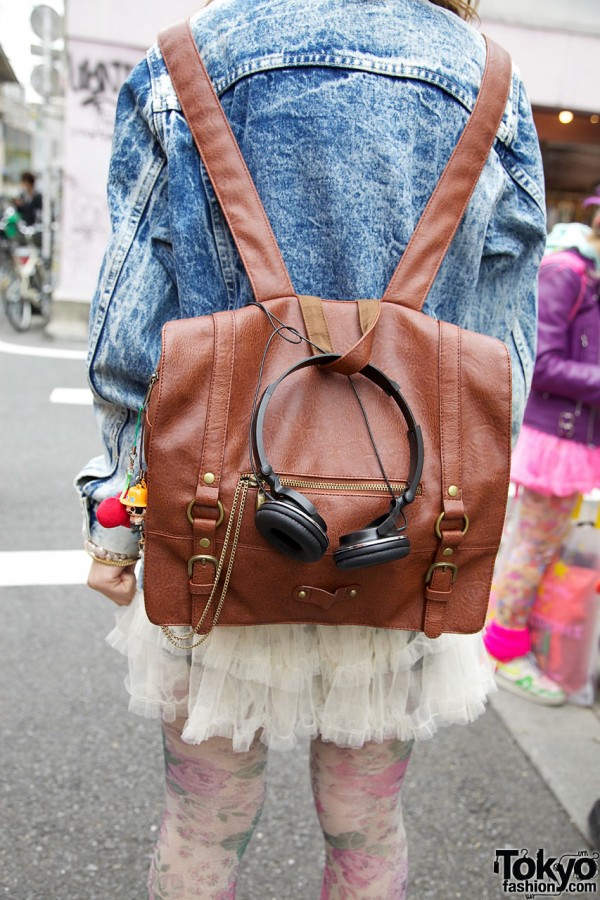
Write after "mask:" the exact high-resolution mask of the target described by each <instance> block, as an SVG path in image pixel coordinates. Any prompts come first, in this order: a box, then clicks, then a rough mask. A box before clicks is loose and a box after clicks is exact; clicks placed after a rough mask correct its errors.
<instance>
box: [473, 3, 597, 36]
mask: <svg viewBox="0 0 600 900" xmlns="http://www.w3.org/2000/svg"><path fill="white" fill-rule="evenodd" d="M479 14H480V16H481V18H482V19H494V20H496V21H498V22H507V23H510V24H512V25H529V26H533V27H536V28H552V29H554V28H558V29H560V30H561V31H575V32H580V33H583V34H600V0H480V4H479Z"/></svg>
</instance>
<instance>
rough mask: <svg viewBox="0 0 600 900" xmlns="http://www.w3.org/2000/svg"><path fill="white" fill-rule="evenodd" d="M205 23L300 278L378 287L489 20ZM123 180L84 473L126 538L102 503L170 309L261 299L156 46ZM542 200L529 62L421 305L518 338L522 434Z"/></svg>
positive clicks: (137, 72)
mask: <svg viewBox="0 0 600 900" xmlns="http://www.w3.org/2000/svg"><path fill="white" fill-rule="evenodd" d="M192 29H193V34H194V37H195V40H196V42H197V44H198V47H199V48H200V51H201V54H202V57H203V59H204V61H205V64H206V67H207V69H208V72H209V74H210V76H211V78H212V80H213V83H214V85H215V88H216V90H217V93H218V95H219V97H220V99H221V102H222V105H223V107H224V110H225V113H226V115H227V118H228V119H229V122H230V123H231V126H232V129H233V132H234V134H235V136H236V138H237V140H238V142H239V145H240V148H241V151H242V154H243V156H244V158H245V160H246V162H247V164H248V168H249V170H250V173H251V174H252V177H253V179H254V181H255V183H256V186H257V188H258V192H259V194H260V197H261V199H262V201H263V204H264V206H265V209H266V212H267V214H268V217H269V219H270V222H271V224H272V226H273V230H274V233H275V236H276V238H277V240H278V242H279V245H280V247H281V250H282V254H283V258H284V260H285V262H286V264H287V267H288V270H289V272H290V275H291V279H292V283H293V284H294V287H295V289H296V291H297V292H298V293H300V294H313V295H318V296H320V297H324V298H329V299H339V300H344V299H356V298H360V297H371V298H376V297H381V296H382V294H383V291H384V289H385V287H386V286H387V283H388V281H389V280H390V278H391V276H392V273H393V271H394V269H395V267H396V265H397V263H398V261H399V259H400V257H401V255H402V252H403V250H404V248H405V247H406V245H407V243H408V240H409V238H410V236H411V234H412V232H413V230H414V228H415V225H416V224H417V221H418V220H419V217H420V215H421V213H422V212H423V209H424V207H425V204H426V202H427V200H428V198H429V196H430V194H431V193H432V191H433V189H434V187H435V185H436V183H437V181H438V179H439V177H440V174H441V172H442V170H443V168H444V166H445V164H446V162H447V161H448V159H449V157H450V155H451V153H452V151H453V149H454V146H455V144H456V142H457V140H458V138H459V136H460V134H461V132H462V130H463V128H464V126H465V123H466V121H467V118H468V115H469V113H470V112H471V110H472V109H473V105H474V103H475V100H476V96H477V92H478V89H479V85H480V82H481V76H482V72H483V67H484V61H485V44H484V40H483V38H482V37H481V35H480V34H478V32H476V31H475V29H473V28H472V27H471V26H470V25H468V24H466V23H465V22H464V21H462V20H461V19H459V18H458V16H456V15H454V14H452V13H450V12H448V11H446V10H443V9H441V8H440V7H437V6H435V5H433V4H431V3H430V2H429V0H216V2H214V3H211V5H209V6H208V7H207V8H206V9H204V10H202V11H201V12H200V13H199V14H197V15H196V16H195V17H193V19H192ZM108 197H109V206H110V213H111V220H112V236H111V238H110V242H109V246H108V249H107V251H106V256H105V259H104V262H103V265H102V269H101V273H100V278H99V283H98V288H97V291H96V294H95V297H94V299H93V302H92V307H91V320H90V345H89V360H88V364H89V383H90V386H91V389H92V391H93V394H94V400H95V406H96V412H97V416H98V420H99V423H100V427H101V431H102V436H103V439H104V454H103V455H102V456H99V457H97V458H95V459H93V460H91V461H90V463H89V464H88V465H87V466H86V467H85V468H84V469H83V471H82V472H81V473H80V475H79V476H78V478H77V488H78V490H79V492H80V495H81V497H82V501H83V504H84V507H85V510H86V523H87V524H86V530H87V534H88V535H89V536H91V539H92V540H93V541H94V542H95V543H96V544H98V545H100V546H101V547H104V548H106V549H108V550H112V551H116V552H124V553H129V552H133V551H135V550H136V538H135V536H134V535H132V534H130V532H129V531H128V530H127V529H126V528H122V527H119V528H114V529H111V530H110V531H107V530H105V529H103V528H102V527H101V526H100V525H99V523H98V522H97V520H96V515H95V511H96V507H97V504H98V502H99V501H100V500H102V499H103V498H105V497H108V496H112V495H114V494H117V493H118V492H119V491H120V490H121V488H122V486H123V484H124V477H125V472H126V468H127V461H128V454H129V450H130V447H131V445H132V443H133V437H134V429H135V422H136V416H137V410H138V408H139V407H140V404H141V403H142V400H143V397H144V394H145V392H146V389H147V386H148V382H149V379H150V376H151V374H152V372H153V371H154V370H155V368H156V365H157V363H158V359H159V354H160V333H161V327H162V325H163V324H164V323H165V322H167V321H169V320H170V319H175V318H179V317H189V316H199V315H206V314H209V313H212V312H215V311H218V310H228V309H233V308H236V307H240V306H242V305H243V304H246V303H247V302H248V301H249V300H251V291H250V287H249V283H248V279H247V277H246V274H245V272H244V270H243V268H242V265H241V262H240V259H239V256H238V253H237V250H236V248H235V246H234V243H233V241H232V238H231V235H230V233H229V231H228V229H227V226H226V224H225V222H224V219H223V216H222V215H221V212H220V209H219V207H218V204H217V202H216V199H215V195H214V192H213V190H212V187H211V185H210V183H209V181H208V178H207V175H206V172H205V170H204V169H203V166H202V164H201V162H200V159H199V156H198V154H197V152H196V150H195V148H194V146H193V143H192V139H191V136H190V132H189V130H188V127H187V124H186V122H185V120H184V118H183V116H182V114H181V112H180V106H179V102H178V100H177V97H176V95H175V92H174V89H173V86H172V84H171V81H170V78H169V76H168V74H167V71H166V68H165V64H164V62H163V60H162V57H161V54H160V51H159V50H158V48H157V47H156V46H154V47H152V48H151V49H150V50H149V51H148V53H147V55H146V58H145V60H144V61H143V62H141V63H140V64H139V65H138V66H137V67H136V68H135V69H134V71H133V72H132V74H131V76H130V77H129V79H128V80H127V82H126V83H125V84H124V86H123V88H122V91H121V94H120V98H119V103H118V108H117V117H116V130H115V135H114V146H113V156H112V162H111V168H110V179H109V185H108ZM544 210H545V204H544V193H543V177H542V166H541V158H540V152H539V145H538V141H537V137H536V133H535V130H534V125H533V121H532V116H531V109H530V106H529V102H528V100H527V97H526V95H525V91H524V89H523V85H522V83H521V80H520V77H519V75H518V73H517V72H516V71H515V72H513V78H512V88H511V91H510V97H509V100H508V103H507V106H506V110H505V113H504V117H503V120H502V124H501V126H500V128H499V131H498V134H497V138H496V141H495V146H494V149H493V151H492V153H491V154H490V156H489V159H488V161H487V163H486V165H485V168H484V171H483V174H482V176H481V178H480V180H479V183H478V186H477V188H476V190H475V192H474V194H473V197H472V199H471V202H470V204H469V206H468V209H467V211H466V213H465V216H464V218H463V221H462V223H461V225H460V228H459V230H458V232H457V235H456V237H455V239H454V242H453V244H452V246H451V248H450V250H449V252H448V254H447V257H446V259H445V261H444V263H443V265H442V268H441V270H440V273H439V275H438V277H437V279H436V281H435V284H434V285H433V287H432V289H431V291H430V294H429V297H428V299H427V302H426V306H425V307H424V311H425V312H427V313H429V315H431V316H434V317H436V318H440V319H443V320H446V321H449V322H454V323H456V324H457V325H460V326H462V327H463V328H469V329H473V330H475V331H479V332H484V333H486V334H490V335H493V336H495V337H498V338H501V339H502V340H504V341H505V342H506V343H507V344H508V346H509V349H510V353H511V356H512V361H513V371H514V376H513V379H514V384H513V394H514V425H515V433H516V432H517V431H518V428H519V425H520V423H521V419H522V415H523V408H524V403H525V397H526V393H527V391H528V388H529V384H530V380H531V374H532V369H533V362H534V358H535V332H536V277H537V270H538V264H539V261H540V258H541V255H542V252H543V248H544V240H545V236H546V232H545V212H544ZM410 352H411V348H410V347H409V346H399V347H398V353H402V354H404V353H406V354H408V353H410ZM481 365H482V366H485V359H482V360H481ZM254 387H255V386H254V385H250V384H249V386H248V390H254Z"/></svg>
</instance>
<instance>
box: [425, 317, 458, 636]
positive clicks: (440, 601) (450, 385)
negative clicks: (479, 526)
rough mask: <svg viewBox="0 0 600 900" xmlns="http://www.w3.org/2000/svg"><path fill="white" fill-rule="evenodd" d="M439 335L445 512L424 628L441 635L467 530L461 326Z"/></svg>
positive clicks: (441, 328) (444, 326)
mask: <svg viewBox="0 0 600 900" xmlns="http://www.w3.org/2000/svg"><path fill="white" fill-rule="evenodd" d="M438 335H439V352H438V379H439V384H440V401H439V431H440V457H441V459H440V463H441V473H442V484H441V489H442V497H441V501H442V511H443V517H442V518H441V521H440V522H439V525H438V531H439V534H440V536H441V537H440V542H439V545H438V549H437V552H436V556H435V559H434V561H433V565H432V567H431V569H430V572H431V577H430V579H429V581H428V584H427V586H426V588H425V623H424V626H423V630H424V632H425V634H426V635H427V637H439V635H440V634H442V632H443V631H444V625H445V616H446V603H447V602H448V600H449V599H450V596H451V594H452V584H453V583H454V580H455V579H456V577H460V572H459V569H458V564H457V560H456V559H455V553H456V550H457V548H458V546H459V544H460V542H461V541H462V539H463V538H464V536H465V534H466V531H467V529H466V527H465V507H464V503H463V496H462V452H461V434H462V417H461V394H460V385H461V371H460V369H461V352H460V335H461V332H460V328H458V327H457V326H456V325H451V324H449V323H448V322H438ZM449 551H452V552H451V553H450V552H449Z"/></svg>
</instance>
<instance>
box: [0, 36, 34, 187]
mask: <svg viewBox="0 0 600 900" xmlns="http://www.w3.org/2000/svg"><path fill="white" fill-rule="evenodd" d="M33 132H34V126H33V120H32V118H31V114H30V110H29V107H28V106H27V104H26V103H25V89H24V88H23V86H22V85H21V84H19V81H18V79H17V76H16V75H15V73H14V71H13V68H12V66H11V64H10V62H9V61H8V59H7V57H6V54H5V53H4V50H3V49H2V47H1V46H0V197H4V198H10V197H11V196H13V195H14V193H15V192H16V190H17V188H18V184H19V179H20V174H21V172H23V171H24V170H26V169H29V168H31V160H32V150H33Z"/></svg>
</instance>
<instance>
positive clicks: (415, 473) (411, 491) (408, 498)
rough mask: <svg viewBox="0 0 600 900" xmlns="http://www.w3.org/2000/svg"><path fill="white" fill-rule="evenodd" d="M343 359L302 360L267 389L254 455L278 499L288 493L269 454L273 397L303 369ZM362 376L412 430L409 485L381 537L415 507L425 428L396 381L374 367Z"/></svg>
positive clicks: (257, 414)
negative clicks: (267, 435) (388, 399)
mask: <svg viewBox="0 0 600 900" xmlns="http://www.w3.org/2000/svg"><path fill="white" fill-rule="evenodd" d="M340 358H341V354H338V353H320V354H318V355H317V356H308V357H306V359H302V360H300V362H298V363H295V364H294V365H293V366H290V367H289V369H286V371H285V372H284V373H283V374H282V375H280V376H279V378H278V379H277V381H274V382H273V383H272V384H270V385H269V386H268V387H267V388H265V390H264V392H263V395H262V397H261V399H260V402H259V404H258V407H257V409H256V412H255V414H254V416H253V419H252V441H253V445H254V454H255V457H256V462H257V465H258V469H259V471H260V474H261V475H262V477H263V478H264V479H265V481H266V482H267V484H268V485H269V487H270V488H271V490H272V491H273V493H274V494H275V496H281V494H282V491H284V490H285V489H284V488H282V485H281V483H280V481H279V478H278V476H277V474H276V473H275V472H274V470H273V467H272V466H271V464H270V463H269V461H268V459H267V457H266V453H265V446H264V441H263V427H264V421H265V416H266V412H267V407H268V405H269V401H270V400H271V397H272V396H273V394H274V393H275V391H276V390H277V388H278V387H279V385H280V384H281V382H282V381H284V380H285V379H286V378H287V377H288V376H289V375H293V374H294V373H295V372H299V371H300V370H301V369H308V368H311V367H312V366H324V365H328V364H330V363H333V362H335V361H336V360H338V359H340ZM332 374H335V373H332ZM359 374H360V375H364V377H365V378H368V379H369V381H372V382H373V383H374V384H375V385H377V387H379V388H381V390H383V391H384V392H385V393H386V394H387V395H388V396H389V397H391V398H392V399H393V400H394V401H395V403H396V405H397V406H398V408H399V409H400V412H401V413H402V416H403V418H404V421H405V422H406V424H407V426H408V432H407V437H408V444H409V448H410V465H409V473H408V485H407V487H406V488H405V490H404V491H402V493H401V494H400V496H399V497H396V498H395V499H394V501H393V503H392V505H391V509H390V512H389V514H387V515H385V516H383V517H382V521H381V523H380V524H379V525H378V528H377V531H378V534H380V535H385V534H388V533H389V532H391V531H393V530H394V529H395V528H396V523H397V520H398V516H399V515H400V512H401V511H402V509H403V508H404V507H405V506H407V505H408V504H409V503H412V502H413V500H414V499H415V497H416V494H417V488H418V486H419V481H420V480H421V474H422V471H423V436H422V434H421V428H420V426H419V425H417V423H416V420H415V417H414V415H413V412H412V410H411V408H410V406H409V405H408V403H407V402H406V400H405V398H404V397H403V396H402V393H401V392H400V388H399V386H398V385H397V384H396V382H395V381H392V380H391V378H388V376H387V375H386V374H385V373H384V372H382V371H381V369H378V368H377V367H376V366H373V365H371V364H370V363H369V364H368V365H366V366H365V367H364V368H363V369H361V370H360V373H359ZM347 377H348V376H347Z"/></svg>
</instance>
